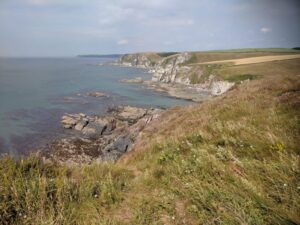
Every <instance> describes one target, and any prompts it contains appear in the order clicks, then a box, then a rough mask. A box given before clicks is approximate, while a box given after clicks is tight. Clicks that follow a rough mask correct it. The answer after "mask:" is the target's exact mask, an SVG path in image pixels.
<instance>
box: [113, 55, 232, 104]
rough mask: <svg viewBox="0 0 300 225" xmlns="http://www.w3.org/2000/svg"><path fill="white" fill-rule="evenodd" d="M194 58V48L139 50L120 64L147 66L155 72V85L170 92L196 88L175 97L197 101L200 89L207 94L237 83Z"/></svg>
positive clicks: (151, 71)
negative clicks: (178, 50)
mask: <svg viewBox="0 0 300 225" xmlns="http://www.w3.org/2000/svg"><path fill="white" fill-rule="evenodd" d="M193 58H194V53H191V52H182V53H170V54H167V53H135V54H126V55H124V56H123V57H121V58H120V59H119V60H118V64H119V65H122V66H132V67H138V68H144V69H147V70H148V71H149V73H151V74H152V79H151V85H152V86H156V88H157V89H162V88H161V87H163V89H167V92H168V93H169V94H170V95H174V93H176V92H177V93H178V92H184V89H190V90H194V91H193V93H192V95H190V94H189V93H184V94H183V95H175V97H179V98H187V99H192V100H195V101H198V100H199V98H197V97H195V95H197V92H199V93H198V94H199V95H201V94H203V93H205V95H207V93H209V94H210V95H220V94H223V93H224V92H226V91H227V90H229V89H230V88H231V87H232V86H233V85H234V83H232V82H228V81H222V80H220V79H219V78H218V77H217V76H215V74H214V71H213V70H212V69H211V67H210V66H198V65H192V64H190V62H192V60H193ZM148 84H149V82H148ZM160 84H164V85H160ZM166 84H169V85H166ZM176 85H177V86H176ZM178 85H179V86H178ZM174 87H175V88H176V89H178V90H175V91H169V89H170V88H173V89H174ZM189 96H190V97H189ZM201 100H202V98H201Z"/></svg>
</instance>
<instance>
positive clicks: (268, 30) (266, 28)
mask: <svg viewBox="0 0 300 225" xmlns="http://www.w3.org/2000/svg"><path fill="white" fill-rule="evenodd" d="M271 31H272V29H271V28H269V27H262V28H261V29H260V32H262V33H264V34H266V33H269V32H271Z"/></svg>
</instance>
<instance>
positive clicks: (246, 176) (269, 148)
mask: <svg viewBox="0 0 300 225" xmlns="http://www.w3.org/2000/svg"><path fill="white" fill-rule="evenodd" d="M299 65H300V64H299V60H288V61H281V62H269V63H265V64H257V65H252V66H249V65H248V66H247V65H243V66H237V67H225V68H218V76H220V77H223V78H228V77H231V78H232V79H233V77H234V76H238V75H240V74H259V75H260V76H261V79H258V80H254V81H251V82H244V83H242V84H239V85H238V86H237V87H236V88H235V89H234V90H231V91H230V92H228V93H227V94H225V95H224V96H220V97H217V98H214V99H212V100H210V101H208V102H205V103H203V104H201V105H193V106H190V107H176V108H173V109H170V110H169V111H168V112H167V113H165V114H164V115H163V116H162V118H161V121H160V122H159V123H155V124H153V125H152V126H151V127H148V128H147V130H146V131H145V132H144V133H143V135H142V138H141V139H140V140H139V141H138V142H137V144H136V147H135V150H134V151H133V152H131V153H130V154H128V155H126V156H124V157H123V158H122V159H121V160H120V162H119V163H118V164H116V165H114V164H102V165H91V166H82V167H75V168H66V167H62V166H55V165H51V164H46V165H44V164H41V163H40V162H39V161H38V160H36V159H34V158H31V159H28V160H24V161H21V162H18V163H16V162H14V161H13V160H12V159H10V158H4V159H2V160H1V162H0V224H203V223H204V224H299V223H300V217H299V208H300V183H299V180H300V170H299V153H300V151H299V146H300V143H299V140H300V135H299V102H300V99H299V89H300V82H299V71H300V70H299V69H300V68H299V67H300V66H299Z"/></svg>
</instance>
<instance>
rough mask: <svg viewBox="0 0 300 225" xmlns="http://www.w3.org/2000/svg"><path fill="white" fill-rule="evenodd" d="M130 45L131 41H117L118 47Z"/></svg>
mask: <svg viewBox="0 0 300 225" xmlns="http://www.w3.org/2000/svg"><path fill="white" fill-rule="evenodd" d="M128 43H129V41H128V40H127V39H121V40H119V41H117V44H118V45H127V44H128Z"/></svg>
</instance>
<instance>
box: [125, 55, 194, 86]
mask: <svg viewBox="0 0 300 225" xmlns="http://www.w3.org/2000/svg"><path fill="white" fill-rule="evenodd" d="M190 58H191V55H190V53H187V52H184V53H179V54H175V55H171V56H168V57H163V58H161V57H159V56H156V57H154V55H153V54H144V53H136V54H127V55H124V56H123V57H122V58H121V59H120V61H119V63H120V64H122V65H124V66H135V67H140V68H146V69H149V72H151V73H152V74H153V76H152V81H156V82H163V83H180V84H190V79H189V77H188V76H186V75H187V74H188V72H189V71H190V67H188V66H181V64H183V63H185V62H186V61H188V60H189V59H190Z"/></svg>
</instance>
